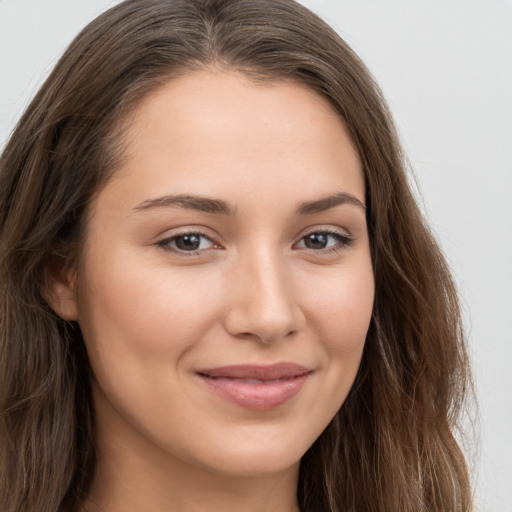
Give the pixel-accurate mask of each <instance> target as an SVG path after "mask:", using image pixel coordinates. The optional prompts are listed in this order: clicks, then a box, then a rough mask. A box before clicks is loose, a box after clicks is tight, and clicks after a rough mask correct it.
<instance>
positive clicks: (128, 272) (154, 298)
mask: <svg viewBox="0 0 512 512" xmlns="http://www.w3.org/2000/svg"><path fill="white" fill-rule="evenodd" d="M100 260H101V261H102V264H101V265H99V261H100ZM88 269H89V270H88V273H87V276H88V279H87V280H86V282H85V288H84V289H82V290H81V293H80V301H79V302H80V308H79V309H80V311H81V315H80V317H81V321H80V326H81V329H82V332H83V334H84V339H85V341H86V344H87V347H88V349H89V352H90V357H91V362H92V363H93V367H94V364H95V363H96V365H97V366H99V365H106V364H110V365H115V366H118V367H121V366H123V365H124V366H126V365H133V364H135V362H136V361H137V360H138V361H140V362H146V363H153V362H154V363H155V364H158V363H163V362H164V361H165V362H166V363H167V364H169V363H171V364H173V363H175V362H176V360H177V359H178V358H179V357H181V356H182V355H183V354H184V353H186V351H187V350H188V349H189V348H190V347H192V345H194V344H195V343H197V340H200V339H201V338H202V337H203V335H204V333H205V332H206V331H207V330H208V329H209V328H210V326H211V323H212V321H214V319H215V317H216V316H218V312H217V311H216V304H218V302H219V301H218V300H217V297H216V292H215V290H217V289H218V288H219V287H218V286H215V285H213V283H212V278H211V276H209V279H206V276H203V275H201V272H200V271H199V272H198V271H197V269H195V272H191V271H190V269H172V268H170V267H169V266H167V267H166V266H162V265H148V264H145V265H142V264H140V261H138V259H137V258H136V257H131V258H130V257H125V256H123V255H122V254H115V253H111V254H108V255H107V254H103V257H102V258H98V259H97V263H95V261H93V260H91V261H90V262H89V267H88ZM205 283H208V286H205Z"/></svg>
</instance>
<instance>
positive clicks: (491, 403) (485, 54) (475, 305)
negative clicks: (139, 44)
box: [0, 0, 512, 512]
mask: <svg viewBox="0 0 512 512" xmlns="http://www.w3.org/2000/svg"><path fill="white" fill-rule="evenodd" d="M115 3H117V2H116V1H113V0H110V1H109V0H87V1H86V0H0V148H1V147H3V145H4V143H5V141H6V139H7V137H8V135H9V132H10V130H11V129H12V128H13V127H14V124H15V122H16V119H17V118H18V117H19V115H20V113H21V112H22V110H23V108H24V107H25V106H26V105H27V103H28V101H29V99H30V98H31V97H32V95H33V94H34V93H35V91H36V89H37V87H38V86H39V85H40V84H41V83H42V80H43V79H44V77H45V76H46V75H47V73H48V72H49V71H50V69H51V67H52V65H53V64H54V63H55V62H56V59H57V57H58V56H59V55H60V53H61V52H62V51H63V49H64V48H65V46H66V45H67V44H68V43H69V42H70V41H71V39H72V38H73V37H74V36H75V35H76V34H77V32H78V31H79V30H80V29H81V28H82V27H83V26H84V25H85V23H86V22H88V21H89V20H91V19H92V18H93V17H94V16H95V15H97V14H98V13H100V12H101V11H103V10H104V9H105V8H107V7H109V6H111V5H113V4H115ZM302 3H304V4H305V5H307V6H308V7H310V8H312V9H313V10H314V11H316V12H317V13H318V14H320V15H321V16H322V17H324V19H326V20H327V21H328V22H329V23H331V25H333V26H334V27H335V28H336V29H337V30H338V32H340V33H341V34H342V36H343V37H344V38H345V39H346V40H347V42H348V43H349V44H350V45H351V46H352V47H353V48H354V49H355V50H356V52H358V53H359V55H360V56H361V57H362V59H363V60H364V61H365V63H366V64H367V65H368V67H369V68H370V70H371V71H372V72H373V74H374V75H375V76H376V78H377V80H378V82H379V83H380V84H381V86H382V88H383V90H384V92H385V94H386V96H387V98H388V101H389V103H390V105H391V109H392V111H393V112H394V115H395V117H396V120H397V124H398V127H399V130H400V132H401V136H402V139H403V142H404V145H405V147H406V150H407V152H408V154H409V157H410V160H411V162H412V165H413V167H414V170H415V173H416V175H417V178H418V182H419V188H420V190H421V195H422V197H423V199H421V201H422V203H423V207H424V210H425V213H426V215H427V217H428V218H429V219H430V221H431V223H432V225H433V229H434V232H435V233H436V235H437V237H438V239H439V241H440V243H441V245H442V247H443V249H444V251H445V253H446V255H447V257H448V260H449V261H450V263H451V265H452V268H453V271H454V273H455V276H456V279H457V282H458V284H459V288H460V291H461V295H462V298H463V304H464V309H465V316H466V325H467V330H468V332H469V333H470V350H471V354H472V360H473V365H474V371H475V378H476V384H477V392H478V398H479V407H480V418H481V419H480V443H479V447H478V452H477V455H476V456H474V463H473V466H474V467H473V479H474V482H475V492H476V500H477V506H478V510H481V511H489V512H512V442H511V440H510V437H511V434H512V333H511V329H510V327H509V322H510V319H511V317H512V207H511V202H512V163H511V161H512V150H511V147H512V1H511V0H479V1H477V0H444V1H442V0H415V1H414V2H413V1H411V0H388V1H386V2H383V1H378V0H302ZM471 449H472V450H473V448H471Z"/></svg>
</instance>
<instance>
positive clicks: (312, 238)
mask: <svg viewBox="0 0 512 512" xmlns="http://www.w3.org/2000/svg"><path fill="white" fill-rule="evenodd" d="M352 241H353V240H352V238H350V237H349V236H347V235H342V234H341V233H337V232H331V231H315V232H313V233H309V234H308V235H306V236H304V237H303V238H302V239H301V240H300V241H299V243H298V244H297V246H296V247H298V248H300V249H309V250H311V251H323V252H328V251H331V250H338V249H339V250H341V249H343V248H345V247H347V246H349V245H350V244H351V243H352Z"/></svg>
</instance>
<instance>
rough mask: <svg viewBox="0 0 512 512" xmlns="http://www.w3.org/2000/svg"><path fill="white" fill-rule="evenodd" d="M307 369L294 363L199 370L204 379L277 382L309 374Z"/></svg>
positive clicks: (244, 365)
mask: <svg viewBox="0 0 512 512" xmlns="http://www.w3.org/2000/svg"><path fill="white" fill-rule="evenodd" d="M310 371H311V370H309V369H308V368H306V367H304V366H302V365H300V364H296V363H275V364H270V365H253V364H237V365H230V366H220V367H218V368H208V369H205V370H199V371H197V373H198V374H199V375H203V376H206V377H212V378H224V379H254V380H278V379H292V378H294V377H300V376H302V375H306V374H307V373H310Z"/></svg>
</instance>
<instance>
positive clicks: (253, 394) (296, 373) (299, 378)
mask: <svg viewBox="0 0 512 512" xmlns="http://www.w3.org/2000/svg"><path fill="white" fill-rule="evenodd" d="M311 373H312V372H311V370H308V369H307V368H305V367H303V366H300V365H297V364H294V363H278V364H274V365H269V366H255V365H236V366H224V367H221V368H213V369H208V370H201V371H198V372H197V375H198V376H199V377H200V378H201V379H202V381H203V382H204V383H205V384H206V385H207V386H208V387H209V389H210V390H211V391H213V392H214V393H215V394H216V395H217V396H220V397H221V398H223V399H225V400H228V401H230V402H232V403H234V404H236V405H238V406H240V407H244V408H246V409H252V410H256V411H267V410H271V409H275V408H277V407H279V406H281V405H283V404H285V403H286V402H288V401H289V400H291V399H292V398H293V397H294V396H295V395H296V394H297V393H298V392H299V391H300V390H301V389H302V386H303V385H304V383H305V381H306V379H307V378H308V376H309V375H310V374H311Z"/></svg>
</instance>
